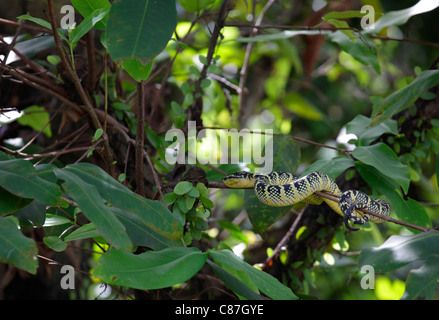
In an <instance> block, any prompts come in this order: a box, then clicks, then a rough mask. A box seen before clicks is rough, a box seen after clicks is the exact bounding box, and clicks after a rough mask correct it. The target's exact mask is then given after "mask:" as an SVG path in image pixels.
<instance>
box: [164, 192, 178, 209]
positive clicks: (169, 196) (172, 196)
mask: <svg viewBox="0 0 439 320" xmlns="http://www.w3.org/2000/svg"><path fill="white" fill-rule="evenodd" d="M163 197H164V198H165V201H166V204H167V205H168V206H169V205H171V204H173V203H174V202H175V200H177V198H178V195H177V194H176V193H175V192H170V193H167V194H165V195H163Z"/></svg>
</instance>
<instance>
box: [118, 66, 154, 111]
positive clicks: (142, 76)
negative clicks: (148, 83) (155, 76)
mask: <svg viewBox="0 0 439 320" xmlns="http://www.w3.org/2000/svg"><path fill="white" fill-rule="evenodd" d="M122 68H123V69H124V70H125V71H126V72H128V74H129V75H130V76H131V77H132V78H133V79H134V80H136V81H137V82H140V81H142V80H143V81H144V80H147V79H148V78H149V75H150V74H151V69H152V61H150V62H148V63H147V64H145V65H143V64H142V63H140V61H139V60H137V59H127V60H125V61H124V62H122ZM130 109H131V107H130Z"/></svg>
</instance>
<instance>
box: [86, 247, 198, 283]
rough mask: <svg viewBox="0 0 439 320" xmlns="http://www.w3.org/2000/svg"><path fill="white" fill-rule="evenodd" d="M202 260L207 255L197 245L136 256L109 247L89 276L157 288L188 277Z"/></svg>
mask: <svg viewBox="0 0 439 320" xmlns="http://www.w3.org/2000/svg"><path fill="white" fill-rule="evenodd" d="M206 259H207V254H206V253H203V252H201V251H200V250H199V249H197V248H185V247H181V248H166V249H163V250H160V251H148V252H144V253H141V254H138V255H135V254H132V253H128V252H125V251H122V250H113V249H112V250H109V251H108V252H107V253H105V254H103V255H102V257H101V258H100V259H99V261H98V266H97V267H96V269H95V271H94V272H93V276H95V277H98V278H102V280H103V281H104V282H106V283H109V284H114V285H121V286H126V287H129V288H135V289H140V290H153V289H160V288H165V287H170V286H172V285H175V284H179V283H182V282H184V281H186V280H188V279H190V278H191V277H192V276H194V275H195V274H196V273H197V272H198V271H199V270H200V269H201V268H202V267H203V266H204V264H205V262H206Z"/></svg>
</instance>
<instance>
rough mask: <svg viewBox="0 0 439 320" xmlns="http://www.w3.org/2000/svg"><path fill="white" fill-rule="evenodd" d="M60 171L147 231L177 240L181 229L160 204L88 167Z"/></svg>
mask: <svg viewBox="0 0 439 320" xmlns="http://www.w3.org/2000/svg"><path fill="white" fill-rule="evenodd" d="M63 170H66V171H69V172H72V173H74V174H75V175H77V176H78V177H80V178H81V179H82V180H83V181H85V182H86V183H88V184H91V185H93V186H95V187H96V189H97V190H98V192H99V194H100V196H101V197H102V198H103V199H105V200H106V201H107V202H109V203H111V204H112V205H113V206H114V207H118V208H120V209H123V210H126V211H129V212H131V213H133V214H134V215H136V216H137V218H138V219H139V221H142V222H143V223H144V224H145V225H146V226H147V227H148V228H150V229H151V230H153V231H155V232H156V233H158V234H160V235H162V236H164V237H166V238H169V239H172V240H176V239H180V238H181V237H182V235H183V225H182V224H181V222H180V221H179V220H178V219H176V217H175V216H174V215H173V214H172V212H171V211H169V209H168V208H167V207H166V206H165V205H164V204H163V203H162V202H160V201H154V200H150V199H145V198H143V197H141V196H140V195H138V194H136V193H134V192H132V191H131V190H129V189H128V188H126V187H125V186H123V185H122V184H120V183H119V182H118V181H116V180H115V179H113V178H112V177H111V176H110V175H108V174H107V173H106V172H105V171H104V170H102V169H101V168H99V167H97V166H94V165H92V164H89V163H78V164H74V165H67V166H66V167H65V168H64V169H63Z"/></svg>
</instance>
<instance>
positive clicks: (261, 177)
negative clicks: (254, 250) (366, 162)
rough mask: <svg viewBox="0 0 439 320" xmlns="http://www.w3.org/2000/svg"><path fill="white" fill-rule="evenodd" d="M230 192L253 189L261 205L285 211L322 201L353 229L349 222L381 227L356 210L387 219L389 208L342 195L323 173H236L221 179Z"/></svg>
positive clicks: (352, 192)
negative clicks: (302, 175) (336, 199)
mask: <svg viewBox="0 0 439 320" xmlns="http://www.w3.org/2000/svg"><path fill="white" fill-rule="evenodd" d="M223 182H224V184H225V185H226V186H228V187H229V188H240V189H243V188H253V189H254V190H255V193H256V196H257V197H258V199H259V201H261V202H262V203H264V204H266V205H269V206H274V207H284V206H290V205H293V204H296V203H299V202H306V203H310V204H315V205H320V204H321V203H322V202H323V201H325V202H326V203H327V204H328V205H329V207H331V209H332V210H334V211H335V212H336V213H338V214H339V215H341V216H342V217H343V220H344V223H345V225H346V227H347V228H348V229H350V230H354V231H356V230H359V229H356V228H352V227H351V226H350V225H349V223H348V222H349V221H352V222H353V223H355V224H364V223H366V222H368V221H372V222H375V223H381V222H383V221H384V220H383V219H381V218H378V217H376V216H374V215H371V214H367V213H364V212H361V211H359V210H357V209H361V208H363V209H367V210H369V211H371V212H374V213H377V214H379V215H381V216H385V217H387V216H389V214H390V205H389V204H388V203H387V202H385V201H383V200H374V199H372V198H370V197H369V196H368V195H366V194H365V193H363V192H361V191H358V190H348V191H346V192H344V193H343V192H342V191H341V190H340V189H339V187H338V186H337V184H336V183H335V182H334V180H332V179H331V178H330V177H329V176H328V175H327V174H325V173H323V172H318V171H316V172H312V173H310V174H308V175H306V176H304V177H302V178H299V177H297V176H295V175H293V174H291V173H288V172H272V173H270V174H254V173H250V172H245V171H239V172H235V173H233V174H230V175H227V176H225V177H224V178H223ZM315 192H329V193H331V194H333V195H335V196H337V197H340V200H339V202H337V201H333V200H330V199H327V198H323V197H319V196H318V195H316V194H315Z"/></svg>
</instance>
